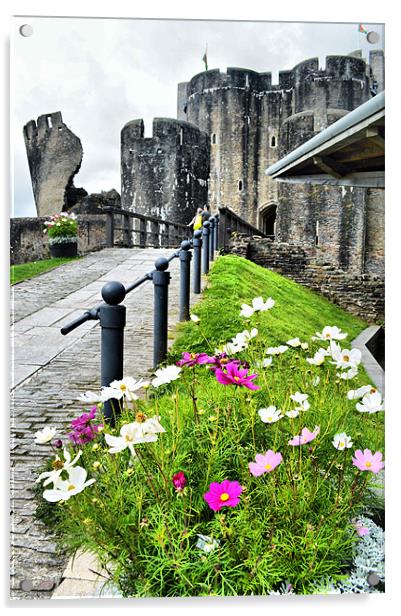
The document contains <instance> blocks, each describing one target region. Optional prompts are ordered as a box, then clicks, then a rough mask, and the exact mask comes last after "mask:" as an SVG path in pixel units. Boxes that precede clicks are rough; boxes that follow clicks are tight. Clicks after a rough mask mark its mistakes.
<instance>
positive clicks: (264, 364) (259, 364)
mask: <svg viewBox="0 0 401 616" xmlns="http://www.w3.org/2000/svg"><path fill="white" fill-rule="evenodd" d="M272 363H273V357H265V358H264V359H262V361H257V362H256V366H257V368H269V367H270V366H271V365H272Z"/></svg>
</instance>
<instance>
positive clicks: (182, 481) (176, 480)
mask: <svg viewBox="0 0 401 616" xmlns="http://www.w3.org/2000/svg"><path fill="white" fill-rule="evenodd" d="M172 482H173V485H174V487H175V489H176V490H177V492H181V490H183V489H184V488H185V486H186V485H187V478H186V477H185V474H184V473H183V472H182V471H179V472H178V473H176V474H175V475H173V478H172Z"/></svg>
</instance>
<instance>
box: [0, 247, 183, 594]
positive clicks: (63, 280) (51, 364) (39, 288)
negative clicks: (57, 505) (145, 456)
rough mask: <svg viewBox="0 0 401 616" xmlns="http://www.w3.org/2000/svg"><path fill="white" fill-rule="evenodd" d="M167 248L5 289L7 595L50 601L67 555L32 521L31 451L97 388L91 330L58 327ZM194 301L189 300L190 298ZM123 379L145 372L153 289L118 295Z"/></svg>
mask: <svg viewBox="0 0 401 616" xmlns="http://www.w3.org/2000/svg"><path fill="white" fill-rule="evenodd" d="M171 254H172V251H171V250H170V251H169V250H156V249H144V250H133V249H118V248H115V249H107V250H104V251H103V252H101V253H96V255H93V254H91V255H88V256H86V257H84V258H83V259H81V260H79V261H75V262H72V263H70V264H68V265H66V266H62V267H59V268H57V269H56V270H53V271H51V272H48V273H46V274H42V275H41V276H39V277H37V278H35V279H33V280H28V281H26V282H23V283H20V284H18V285H16V286H14V287H13V303H12V306H13V312H12V338H13V351H14V357H13V368H14V374H13V377H14V378H13V383H12V385H13V389H12V395H11V597H12V598H13V599H44V598H50V597H51V595H52V593H53V591H54V590H55V589H56V588H57V586H58V584H59V583H60V581H61V578H62V575H63V571H64V569H65V566H66V563H67V559H66V557H65V556H64V555H63V554H60V553H58V552H57V549H56V545H55V541H54V539H53V538H52V537H51V536H49V535H47V534H46V532H45V527H44V526H43V524H42V523H40V522H38V521H37V520H35V518H34V510H35V502H34V498H33V493H32V491H31V487H32V485H33V484H34V482H35V479H36V477H37V472H38V468H39V467H40V466H41V465H42V463H43V461H44V460H45V458H46V457H48V456H49V454H50V453H51V452H50V449H49V446H45V445H35V444H34V436H33V435H34V433H35V432H36V431H37V430H40V429H42V428H43V427H45V426H54V427H56V428H58V429H59V430H60V431H62V430H65V429H66V428H67V427H68V425H69V423H70V422H71V419H73V418H74V417H76V416H77V415H79V414H80V413H82V412H83V405H82V403H80V402H79V401H78V400H77V398H78V396H79V394H80V393H83V392H85V391H86V390H88V389H92V390H97V389H99V387H100V385H99V383H100V328H99V326H98V322H97V321H89V322H87V323H86V324H84V325H83V326H81V327H80V328H78V329H77V330H75V331H74V332H72V333H71V334H69V335H67V336H62V335H61V333H60V328H61V326H62V325H63V324H66V323H68V322H69V321H70V320H71V319H73V318H75V317H76V316H78V315H79V314H81V313H82V311H83V310H84V309H87V308H91V307H92V306H94V305H95V304H97V303H99V301H101V296H100V289H101V287H102V286H103V285H104V284H105V283H106V282H107V281H109V280H119V281H121V282H122V283H124V284H127V283H129V282H132V281H134V280H135V279H136V278H138V277H140V276H142V275H143V274H144V273H146V272H148V271H151V270H152V269H153V267H154V261H155V259H156V258H157V257H159V256H161V255H165V256H169V255H171ZM169 269H170V271H171V282H170V287H169V298H170V301H169V340H170V342H171V340H172V339H173V331H172V329H173V327H174V325H175V324H176V322H177V321H178V292H179V263H178V259H175V260H173V261H172V262H171V264H170V268H169ZM192 300H194V298H192ZM124 304H125V305H126V306H127V326H126V329H125V356H124V373H125V374H126V375H130V376H133V377H134V378H139V377H144V376H149V371H150V369H151V366H152V324H153V285H152V283H151V282H147V283H145V284H144V285H142V286H141V287H139V288H138V289H136V290H134V291H132V292H131V293H130V294H129V295H128V296H127V297H126V299H125V301H124Z"/></svg>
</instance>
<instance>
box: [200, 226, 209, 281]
mask: <svg viewBox="0 0 401 616" xmlns="http://www.w3.org/2000/svg"><path fill="white" fill-rule="evenodd" d="M209 234H210V224H209V221H208V220H205V222H204V223H203V228H202V274H207V273H208V271H209Z"/></svg>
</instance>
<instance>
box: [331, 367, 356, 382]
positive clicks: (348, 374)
mask: <svg viewBox="0 0 401 616" xmlns="http://www.w3.org/2000/svg"><path fill="white" fill-rule="evenodd" d="M336 374H337V376H338V378H339V379H344V380H345V381H348V380H349V379H353V378H354V377H355V376H356V375H357V374H358V368H356V367H352V368H350V369H349V370H346V371H345V372H336Z"/></svg>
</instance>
